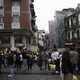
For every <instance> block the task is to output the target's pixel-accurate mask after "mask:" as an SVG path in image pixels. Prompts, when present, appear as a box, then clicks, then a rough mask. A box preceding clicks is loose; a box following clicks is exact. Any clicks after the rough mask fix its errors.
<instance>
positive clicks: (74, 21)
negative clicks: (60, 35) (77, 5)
mask: <svg viewBox="0 0 80 80" xmlns="http://www.w3.org/2000/svg"><path fill="white" fill-rule="evenodd" d="M73 24H74V25H75V24H76V17H74V18H73Z"/></svg>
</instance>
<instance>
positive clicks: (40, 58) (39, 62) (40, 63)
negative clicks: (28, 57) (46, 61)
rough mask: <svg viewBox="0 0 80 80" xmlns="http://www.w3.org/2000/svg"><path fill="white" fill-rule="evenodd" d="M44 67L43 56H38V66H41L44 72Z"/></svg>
mask: <svg viewBox="0 0 80 80" xmlns="http://www.w3.org/2000/svg"><path fill="white" fill-rule="evenodd" d="M42 65H43V57H42V54H39V56H38V66H39V68H40V70H42Z"/></svg>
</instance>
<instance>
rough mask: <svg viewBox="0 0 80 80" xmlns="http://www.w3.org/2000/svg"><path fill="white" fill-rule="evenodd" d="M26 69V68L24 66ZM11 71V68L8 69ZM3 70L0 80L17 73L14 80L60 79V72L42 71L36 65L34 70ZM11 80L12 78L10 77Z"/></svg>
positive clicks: (5, 79)
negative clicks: (12, 71) (14, 71)
mask: <svg viewBox="0 0 80 80" xmlns="http://www.w3.org/2000/svg"><path fill="white" fill-rule="evenodd" d="M23 69H24V68H23ZM8 71H9V70H8ZM8 71H7V72H6V71H5V72H3V73H2V74H1V75H0V80H8V76H10V75H14V74H15V79H13V80H60V75H59V74H55V73H53V74H52V71H44V70H43V71H40V70H39V68H38V67H37V66H36V65H34V66H33V69H32V71H29V72H28V71H25V70H23V71H22V72H20V71H19V72H16V73H12V74H11V73H10V72H8ZM9 80H11V79H9Z"/></svg>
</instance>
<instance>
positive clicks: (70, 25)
mask: <svg viewBox="0 0 80 80" xmlns="http://www.w3.org/2000/svg"><path fill="white" fill-rule="evenodd" d="M69 27H70V28H71V19H69Z"/></svg>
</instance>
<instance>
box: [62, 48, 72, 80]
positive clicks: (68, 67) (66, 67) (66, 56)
mask: <svg viewBox="0 0 80 80" xmlns="http://www.w3.org/2000/svg"><path fill="white" fill-rule="evenodd" d="M62 73H63V74H64V77H63V76H61V77H62V78H63V80H72V64H71V61H70V53H69V48H67V47H66V48H65V51H64V52H63V53H62Z"/></svg>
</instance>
